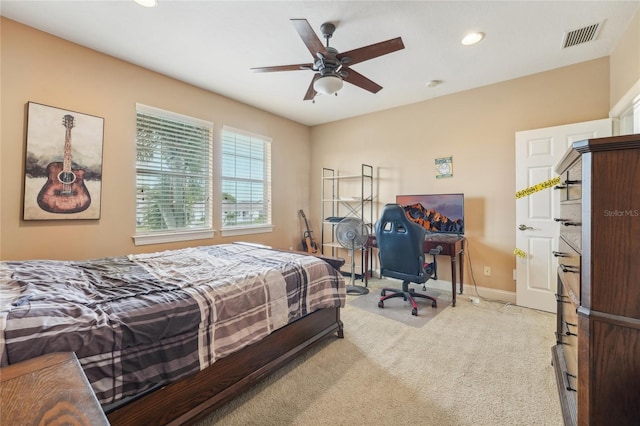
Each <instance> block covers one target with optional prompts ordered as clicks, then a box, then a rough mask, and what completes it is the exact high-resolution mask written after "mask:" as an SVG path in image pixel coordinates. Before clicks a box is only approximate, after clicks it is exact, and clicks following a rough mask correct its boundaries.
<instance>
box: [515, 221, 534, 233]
mask: <svg viewBox="0 0 640 426" xmlns="http://www.w3.org/2000/svg"><path fill="white" fill-rule="evenodd" d="M518 229H519V230H521V231H526V230H527V229H533V228H532V227H531V226H527V225H525V224H524V223H522V224H520V226H518Z"/></svg>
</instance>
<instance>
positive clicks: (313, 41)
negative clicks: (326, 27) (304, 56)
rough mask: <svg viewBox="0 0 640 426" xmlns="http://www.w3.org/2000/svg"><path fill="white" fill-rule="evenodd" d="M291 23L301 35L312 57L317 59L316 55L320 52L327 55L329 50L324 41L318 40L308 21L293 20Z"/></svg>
mask: <svg viewBox="0 0 640 426" xmlns="http://www.w3.org/2000/svg"><path fill="white" fill-rule="evenodd" d="M291 22H293V26H294V27H295V29H296V31H297V32H298V34H299V35H300V38H301V39H302V41H303V42H304V45H305V46H307V49H309V52H311V56H313V57H314V58H316V53H318V52H322V53H323V54H325V55H326V54H327V48H326V47H324V45H323V44H322V41H321V40H320V39H319V38H318V36H317V35H316V33H315V31H313V28H311V25H309V22H308V21H307V20H306V19H292V20H291Z"/></svg>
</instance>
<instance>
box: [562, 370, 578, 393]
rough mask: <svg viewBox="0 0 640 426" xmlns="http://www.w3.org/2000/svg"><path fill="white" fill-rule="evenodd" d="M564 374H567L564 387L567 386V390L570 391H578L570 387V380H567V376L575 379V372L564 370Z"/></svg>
mask: <svg viewBox="0 0 640 426" xmlns="http://www.w3.org/2000/svg"><path fill="white" fill-rule="evenodd" d="M564 374H565V375H566V376H567V387H566V388H567V390H568V391H571V392H578V390H577V389H574V388H572V387H571V382H570V381H569V378H572V379H574V380H575V379H577V378H578V376H576V375H575V374H571V373H569V372H568V371H565V373H564Z"/></svg>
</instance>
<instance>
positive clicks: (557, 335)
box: [555, 331, 566, 345]
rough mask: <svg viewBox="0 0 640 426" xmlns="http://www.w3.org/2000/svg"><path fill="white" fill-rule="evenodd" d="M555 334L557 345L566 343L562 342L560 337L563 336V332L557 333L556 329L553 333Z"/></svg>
mask: <svg viewBox="0 0 640 426" xmlns="http://www.w3.org/2000/svg"><path fill="white" fill-rule="evenodd" d="M555 334H556V343H557V344H558V345H566V343H564V342H563V341H562V338H563V337H564V334H562V333H558V332H557V331H556V333H555Z"/></svg>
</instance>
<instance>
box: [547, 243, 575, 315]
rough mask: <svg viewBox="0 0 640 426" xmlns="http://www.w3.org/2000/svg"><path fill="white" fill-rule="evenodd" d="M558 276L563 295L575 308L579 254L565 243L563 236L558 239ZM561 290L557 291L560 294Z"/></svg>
mask: <svg viewBox="0 0 640 426" xmlns="http://www.w3.org/2000/svg"><path fill="white" fill-rule="evenodd" d="M553 255H554V256H555V257H556V258H557V259H558V276H559V277H560V280H561V281H562V283H563V285H564V293H562V294H564V295H565V296H568V297H569V298H570V299H571V300H572V301H573V303H574V304H575V305H576V306H577V305H579V304H580V254H579V253H578V252H577V251H575V250H574V248H573V247H571V245H569V244H568V243H567V241H566V240H565V239H564V236H560V238H559V239H558V251H554V252H553ZM560 290H561V289H558V291H559V292H560Z"/></svg>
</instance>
